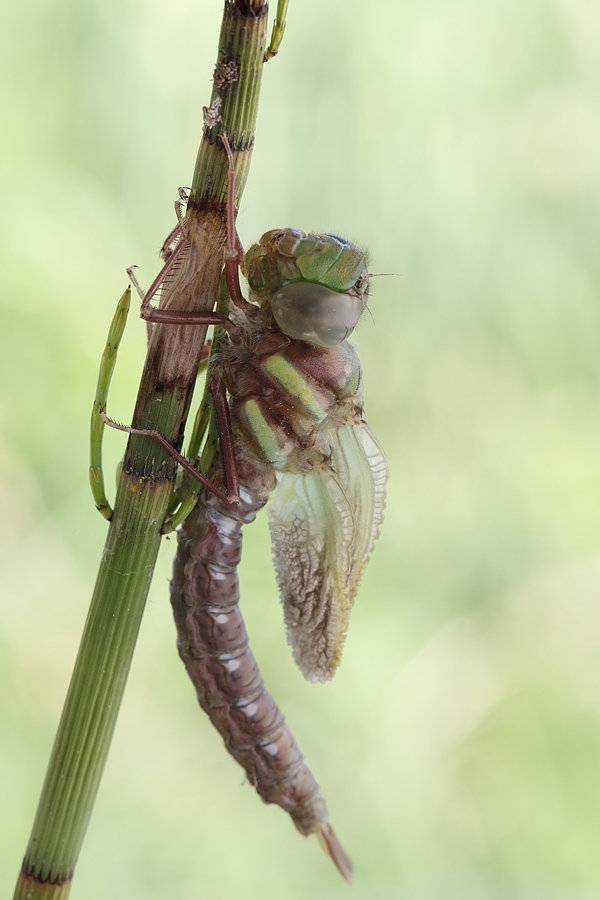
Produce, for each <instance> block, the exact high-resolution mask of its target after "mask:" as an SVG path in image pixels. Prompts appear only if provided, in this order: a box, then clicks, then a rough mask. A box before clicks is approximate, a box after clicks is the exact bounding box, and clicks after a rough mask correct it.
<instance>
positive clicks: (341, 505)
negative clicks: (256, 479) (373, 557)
mask: <svg viewBox="0 0 600 900" xmlns="http://www.w3.org/2000/svg"><path fill="white" fill-rule="evenodd" d="M329 443H330V446H331V457H330V459H329V461H328V463H326V464H325V463H324V464H323V465H322V466H320V467H318V468H314V469H312V470H311V471H310V472H308V473H306V474H292V473H285V474H283V475H280V476H278V484H277V488H276V490H275V493H274V496H273V499H272V501H271V503H270V504H269V507H268V516H269V524H270V529H271V542H272V548H273V558H274V562H275V569H276V572H277V582H278V584H279V591H280V594H281V600H282V603H283V607H284V614H285V622H286V625H287V629H288V641H289V643H290V645H291V647H292V649H293V652H294V659H295V660H296V662H297V664H298V666H299V668H300V669H301V671H302V673H303V674H304V676H305V677H306V678H308V679H309V680H310V681H327V680H328V679H330V678H331V677H332V676H333V674H334V672H335V669H336V668H337V666H338V664H339V662H340V659H341V653H342V647H343V644H344V639H345V636H346V632H347V630H348V620H349V617H350V610H351V608H352V604H353V602H354V597H355V595H356V591H357V588H358V584H359V581H360V578H361V576H362V573H363V571H364V568H365V565H366V564H367V561H368V559H369V556H370V554H371V551H372V550H373V545H374V543H375V539H376V538H377V535H378V533H379V526H380V524H381V521H382V518H383V509H384V505H385V486H386V481H387V466H386V462H385V457H384V455H383V451H382V450H381V447H380V446H379V444H378V442H377V441H376V440H375V438H374V437H373V435H372V434H371V432H370V431H369V429H368V427H367V425H366V424H365V423H364V422H362V421H359V422H358V423H357V422H352V423H348V424H345V425H342V426H341V427H339V428H336V429H331V433H330V434H329Z"/></svg>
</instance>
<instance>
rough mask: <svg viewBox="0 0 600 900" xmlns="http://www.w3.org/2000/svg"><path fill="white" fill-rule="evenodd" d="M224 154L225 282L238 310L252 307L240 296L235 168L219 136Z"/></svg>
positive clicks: (240, 250) (240, 255)
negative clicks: (225, 179)
mask: <svg viewBox="0 0 600 900" xmlns="http://www.w3.org/2000/svg"><path fill="white" fill-rule="evenodd" d="M221 140H222V141H223V146H224V147H225V153H226V154H227V159H228V161H229V169H228V172H227V249H226V250H225V280H226V281H227V290H228V291H229V296H230V297H231V299H232V301H233V302H234V303H235V305H236V306H238V307H239V308H240V309H244V308H246V309H247V308H248V307H252V303H248V301H247V300H246V298H245V297H244V295H243V294H242V288H241V286H240V263H241V262H242V260H243V259H244V248H243V247H242V242H241V241H240V237H239V235H238V233H237V229H236V227H235V166H234V163H233V153H232V152H231V147H230V145H229V141H228V139H227V135H226V134H225V133H223V134H222V135H221Z"/></svg>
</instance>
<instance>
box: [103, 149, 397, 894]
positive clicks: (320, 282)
mask: <svg viewBox="0 0 600 900" xmlns="http://www.w3.org/2000/svg"><path fill="white" fill-rule="evenodd" d="M224 144H225V147H226V150H227V152H228V155H229V158H230V170H229V172H230V174H229V192H228V250H227V252H226V264H225V275H226V278H225V279H224V281H225V280H226V284H227V290H225V288H224V286H223V289H222V297H221V299H220V302H219V307H218V310H219V311H218V312H216V313H208V314H202V313H200V314H187V313H185V314H179V316H178V314H177V313H176V312H175V313H174V312H169V313H165V312H163V311H161V310H155V309H153V308H152V307H150V306H149V297H148V296H147V295H146V297H144V300H143V304H142V316H143V318H145V319H146V320H148V321H155V322H158V321H160V322H163V323H168V322H173V323H178V324H185V323H187V324H216V325H217V326H218V327H217V328H216V329H215V338H214V341H213V345H212V350H211V354H210V362H209V368H208V375H207V390H206V391H205V401H204V402H203V406H202V407H201V409H202V410H203V414H202V415H201V416H200V417H199V423H200V424H199V425H198V426H197V428H196V434H195V438H194V439H193V441H192V442H193V443H195V444H196V445H199V443H200V441H201V440H202V438H203V437H204V436H205V435H206V431H207V429H208V438H207V440H206V442H205V447H204V452H203V454H202V470H203V474H201V473H199V472H197V471H196V470H195V469H193V468H192V467H191V465H190V463H189V462H187V461H186V460H185V459H183V458H182V457H180V456H179V454H178V453H176V451H174V450H173V448H171V447H170V446H169V445H166V446H167V449H168V450H169V452H171V453H172V455H173V456H175V458H177V459H178V460H179V461H180V462H181V463H182V464H183V465H184V467H185V468H186V470H187V471H188V472H191V474H193V475H194V476H195V477H196V478H197V479H198V480H199V481H200V482H201V483H202V485H203V489H202V490H201V492H200V497H199V502H198V503H197V505H196V506H195V508H194V509H193V511H192V512H191V513H190V514H189V515H188V516H187V518H186V519H185V521H184V524H183V527H182V529H181V530H180V531H179V533H178V549H177V556H176V559H175V564H174V575H173V581H172V583H171V602H172V605H173V610H174V615H175V622H176V626H177V631H178V649H179V653H180V656H181V658H182V660H183V662H184V663H185V666H186V668H187V671H188V673H189V675H190V677H191V679H192V682H193V683H194V686H195V688H196V692H197V695H198V700H199V702H200V705H201V706H202V708H203V709H204V710H205V711H206V712H207V713H208V715H209V716H210V719H211V721H212V723H213V725H214V726H215V727H216V728H217V730H218V731H219V732H220V734H221V736H222V737H223V739H224V741H225V745H226V747H227V749H228V751H229V752H230V753H231V755H232V756H233V757H234V758H235V759H236V760H237V761H238V762H239V763H240V765H242V766H243V768H244V769H245V771H246V773H247V776H248V778H249V780H250V782H251V783H252V784H253V785H254V787H255V788H256V790H257V791H258V793H259V794H260V796H261V797H262V799H263V800H264V801H265V802H267V803H277V804H278V805H279V806H281V807H282V808H283V809H284V810H285V811H286V812H288V813H289V814H290V816H291V818H292V819H293V821H294V824H295V825H296V827H297V828H298V830H299V831H300V832H301V833H302V834H305V835H307V834H311V833H317V834H318V836H319V837H320V839H321V842H322V844H323V845H324V847H325V849H326V851H327V852H328V854H329V855H330V856H331V858H332V859H333V861H334V863H335V864H336V866H337V867H338V869H339V871H340V872H341V874H342V875H343V876H344V877H345V878H346V879H347V880H348V881H350V879H351V873H352V866H351V863H350V861H349V859H348V857H347V856H346V854H345V852H344V850H343V849H342V847H341V845H340V843H339V841H338V839H337V837H336V835H335V832H334V831H333V829H332V827H331V825H330V824H329V819H328V814H327V808H326V805H325V801H324V800H323V798H322V797H321V795H320V793H319V786H318V784H317V782H316V781H315V779H314V777H313V775H312V773H311V771H310V770H309V768H308V767H307V766H306V764H305V763H304V760H303V756H302V753H301V752H300V750H299V748H298V747H297V745H296V743H295V740H294V738H293V736H292V734H291V732H290V731H289V729H288V728H287V726H286V724H285V720H284V718H283V715H282V714H281V712H280V711H279V709H278V707H277V705H276V703H275V701H274V700H273V698H272V697H271V695H270V694H269V693H268V692H267V691H266V689H265V686H264V683H263V680H262V677H261V675H260V672H259V670H258V667H257V664H256V662H255V660H254V657H253V656H252V654H251V652H250V649H249V647H248V637H247V634H246V630H245V627H244V623H243V619H242V616H241V613H240V610H239V606H238V601H239V586H238V579H237V572H236V568H237V565H238V563H239V561H240V556H241V528H242V525H244V524H245V523H247V522H251V521H253V519H254V518H255V516H256V514H257V512H258V511H259V510H260V509H261V508H262V507H263V506H264V505H265V503H266V502H267V500H268V499H269V498H270V503H269V507H268V517H269V525H270V531H271V540H272V548H273V557H274V561H275V567H276V571H277V580H278V584H279V590H280V594H281V600H282V603H283V607H284V614H285V621H286V625H287V633H288V640H289V643H290V644H291V647H292V650H293V653H294V657H295V660H296V662H297V663H298V665H299V667H300V669H301V671H302V673H303V674H304V675H305V677H306V678H308V679H310V680H312V681H326V680H327V679H329V678H331V677H332V675H333V674H334V671H335V669H336V667H337V665H338V664H339V662H340V657H341V652H342V646H343V643H344V639H345V635H346V632H347V628H348V619H349V614H350V610H351V607H352V604H353V601H354V597H355V594H356V591H357V588H358V583H359V580H360V577H361V575H362V572H363V570H364V567H365V565H366V563H367V561H368V559H369V556H370V554H371V551H372V549H373V545H374V542H375V539H376V537H377V534H378V530H379V526H380V523H381V520H382V516H383V509H384V500H385V486H386V481H387V467H386V463H385V458H384V455H383V452H382V450H381V447H380V446H379V444H378V442H377V441H376V439H375V438H374V437H373V435H372V434H371V432H370V431H369V429H368V427H367V425H366V422H365V420H364V417H363V403H362V374H361V368H360V363H359V360H358V356H357V354H356V351H355V350H354V348H353V346H352V345H351V344H349V343H348V342H347V340H346V339H347V338H348V336H349V335H350V333H351V332H352V330H353V328H354V327H355V325H356V324H357V322H358V320H359V318H360V316H361V314H362V312H363V310H364V308H365V306H366V302H367V295H368V288H369V279H370V276H369V272H368V269H367V263H366V259H365V254H364V253H363V252H362V251H360V250H359V249H358V248H357V247H355V246H354V245H353V244H351V243H350V242H349V241H347V240H345V239H343V238H340V237H338V236H336V235H333V234H305V233H303V232H301V231H298V230H296V229H293V228H285V229H279V230H273V231H269V232H267V233H266V234H264V235H263V236H262V237H261V239H260V240H259V241H258V243H256V244H254V245H253V246H252V247H250V249H249V250H248V252H247V253H246V254H245V256H243V255H242V252H241V250H240V249H239V248H240V246H241V245H240V244H239V238H238V237H237V233H236V231H235V218H234V216H235V214H234V196H235V184H234V178H235V174H234V170H233V162H232V159H231V154H230V151H229V146H228V144H227V143H226V140H224ZM180 224H181V230H182V232H183V233H182V234H179V235H177V234H176V235H175V241H176V242H177V241H184V240H185V232H184V230H183V229H184V223H183V220H181V223H180ZM177 246H178V245H177V243H175V247H174V249H172V250H171V251H169V250H168V249H167V252H166V254H165V255H166V257H167V266H168V265H169V262H170V259H169V253H170V252H171V253H172V254H175V253H176V252H177ZM240 262H241V267H242V271H243V274H244V275H245V276H246V278H247V281H248V285H249V288H250V294H249V297H250V301H248V300H246V299H245V298H244V297H243V295H242V291H241V288H240V284H239V276H238V265H239V263H240ZM165 268H166V267H165ZM163 271H164V270H163ZM230 301H231V302H230ZM226 312H228V315H226V314H225V313H226ZM184 317H185V318H184ZM208 393H210V394H211V395H212V398H213V404H212V405H211V404H207V403H206V400H207V396H208ZM101 417H102V419H103V421H105V422H106V423H107V424H110V425H115V426H116V427H119V428H121V429H122V430H125V431H129V432H132V431H133V432H134V433H145V434H147V433H149V432H139V431H138V432H135V431H134V429H130V428H127V427H125V426H118V425H116V423H114V422H113V421H112V420H110V419H108V418H107V417H106V416H105V415H104V414H103V413H101ZM151 434H152V436H154V437H156V438H157V439H158V440H159V441H160V442H161V444H162V445H163V446H165V444H166V442H165V441H164V439H162V438H161V437H160V436H159V435H157V434H156V433H154V432H151ZM217 434H218V442H217V440H216V436H217ZM194 455H195V454H194ZM196 493H198V490H197V491H196Z"/></svg>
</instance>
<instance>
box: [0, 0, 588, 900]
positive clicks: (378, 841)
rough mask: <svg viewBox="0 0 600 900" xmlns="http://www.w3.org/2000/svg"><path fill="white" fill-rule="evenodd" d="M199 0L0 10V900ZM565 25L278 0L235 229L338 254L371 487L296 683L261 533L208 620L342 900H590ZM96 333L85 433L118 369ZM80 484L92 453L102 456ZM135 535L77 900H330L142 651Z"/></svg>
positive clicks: (163, 645)
mask: <svg viewBox="0 0 600 900" xmlns="http://www.w3.org/2000/svg"><path fill="white" fill-rule="evenodd" d="M220 14H221V4H220V2H219V0H199V2H193V0H170V2H169V3H165V2H159V0H143V2H142V0H119V2H116V0H103V2H100V0H23V2H21V3H7V4H3V5H2V8H1V12H0V67H1V68H2V79H1V83H2V87H1V88H0V91H1V94H0V96H1V102H2V112H1V114H0V115H1V122H2V139H1V141H0V153H1V154H2V161H1V171H0V184H1V197H2V201H1V207H0V210H1V211H0V216H1V225H0V227H1V238H0V241H1V247H2V263H1V265H0V282H1V284H2V289H1V297H2V328H1V335H0V340H1V342H2V343H1V348H0V366H1V371H2V376H1V389H0V402H1V413H0V425H1V430H2V438H1V443H0V457H1V461H0V490H1V492H2V518H1V529H2V533H1V540H0V557H1V562H0V579H1V586H2V596H1V605H0V642H1V648H0V753H1V771H0V809H1V810H2V813H1V815H0V894H1V895H2V896H7V897H8V896H11V891H12V886H13V884H14V881H15V878H16V875H17V871H18V868H19V865H20V861H21V858H22V855H23V852H24V848H25V845H26V842H27V838H28V835H29V830H30V827H31V824H32V820H33V815H34V812H35V808H36V803H37V798H38V794H39V790H40V787H41V782H42V779H43V775H44V771H45V767H46V762H47V759H48V755H49V752H50V748H51V744H52V740H53V736H54V732H55V728H56V725H57V721H58V717H59V714H60V710H61V708H62V702H63V699H64V695H65V692H66V688H67V685H68V680H69V676H70V671H71V668H72V665H73V661H74V657H75V653H76V650H77V645H78V640H79V635H80V633H81V629H82V625H83V622H84V618H85V614H86V609H87V604H88V601H89V597H90V594H91V589H92V585H93V581H94V577H95V572H96V567H97V563H98V559H99V556H100V552H101V547H102V543H103V538H104V534H105V523H104V522H103V520H102V519H101V518H100V516H98V515H97V514H96V513H95V511H94V509H93V505H92V501H91V497H90V494H89V489H88V485H87V428H88V418H89V412H90V407H91V402H92V398H93V392H94V386H95V379H96V373H97V365H98V361H99V357H100V354H101V351H102V348H103V345H104V340H105V336H106V331H107V328H108V323H109V320H110V317H111V315H112V312H113V309H114V306H115V304H116V301H117V299H118V297H119V296H120V294H121V292H122V290H123V288H124V286H125V284H126V277H125V268H126V266H128V265H130V264H132V263H138V264H139V265H140V278H141V280H142V281H143V283H145V284H148V283H149V282H150V280H151V278H152V277H153V275H154V274H155V272H156V271H157V268H158V265H159V260H158V252H157V251H158V248H159V247H160V244H161V242H162V240H163V238H164V236H165V235H166V234H167V232H168V231H169V230H170V228H171V227H172V225H173V221H174V218H173V201H174V199H175V198H176V196H177V188H178V186H179V185H186V184H189V183H190V179H191V172H192V168H193V163H194V160H195V154H196V148H197V144H198V140H199V137H200V130H201V107H202V105H203V104H205V103H206V102H207V101H208V98H209V96H210V79H211V74H212V68H213V64H214V58H215V50H216V43H217V36H218V30H219V23H220ZM599 48H600V5H599V4H597V3H594V2H590V0H527V2H526V3H524V2H519V0H420V2H418V3H414V2H408V0H399V2H398V0H373V2H371V3H369V4H365V3H362V2H359V0H346V2H344V3H336V2H332V0H302V2H299V0H292V2H291V8H290V11H289V24H288V32H287V35H286V38H285V41H284V44H283V47H282V51H281V54H280V56H279V57H278V58H277V59H276V60H275V61H273V62H271V63H269V65H268V66H267V68H266V70H265V74H264V89H263V96H262V103H261V110H260V117H259V125H258V137H257V142H256V151H255V155H254V160H253V165H252V172H251V176H250V180H249V184H248V187H247V191H246V193H245V196H244V199H243V203H242V209H241V213H240V218H239V228H240V232H241V236H242V240H243V241H244V242H245V243H246V245H248V244H249V243H251V242H252V241H253V240H254V239H256V238H257V237H258V235H260V234H261V233H262V231H264V230H266V229H268V228H273V227H278V226H284V225H294V226H297V227H300V228H304V229H317V230H333V231H338V232H341V233H343V234H345V235H347V236H348V237H350V238H352V239H354V240H355V241H357V242H359V243H360V244H362V245H365V246H368V247H369V248H370V250H371V254H372V263H371V268H372V271H373V272H377V273H379V272H382V273H395V274H393V275H390V276H388V277H382V278H378V279H377V280H376V282H375V283H374V290H373V295H372V301H371V304H370V309H371V314H370V315H366V316H365V317H364V320H363V322H362V324H361V326H360V328H359V329H358V331H357V333H356V343H357V345H358V348H359V351H360V354H361V357H362V360H363V364H364V371H365V382H366V409H367V414H368V420H369V423H370V425H371V428H372V430H373V431H374V433H375V434H376V435H377V436H378V437H379V438H380V439H381V442H382V443H383V445H384V447H385V448H386V451H387V454H388V458H389V464H390V470H391V476H390V485H389V499H388V506H387V513H386V520H385V524H384V527H383V530H382V533H381V538H380V540H379V543H378V546H377V549H376V551H375V553H374V556H373V559H372V562H371V564H370V567H369V569H368V571H367V574H366V577H365V579H364V582H363V586H362V589H361V592H360V595H359V598H358V601H357V604H356V608H355V611H354V614H353V621H352V628H351V632H350V635H349V639H348V643H347V647H346V651H345V659H344V662H343V665H342V667H341V669H340V671H339V674H338V675H337V676H336V679H335V681H334V682H333V683H332V684H330V685H327V686H317V685H311V684H306V683H305V682H303V680H302V678H301V676H300V675H299V673H298V672H297V671H296V670H295V668H294V665H293V663H292V661H291V659H290V655H289V652H288V649H287V647H286V643H285V636H284V629H283V625H282V621H281V613H280V609H279V604H278V600H277V595H276V588H275V582H274V577H273V572H272V568H271V565H270V551H269V547H268V533H267V529H266V524H265V521H264V520H263V521H260V522H257V523H256V524H255V525H253V526H252V527H251V528H249V529H248V530H247V531H248V533H247V536H246V543H245V553H244V556H245V558H244V562H243V566H242V587H243V609H244V612H245V615H246V617H247V621H248V627H249V630H250V634H251V641H252V646H253V648H254V650H255V653H256V655H257V657H258V659H259V661H260V664H261V666H262V669H263V672H264V675H265V677H266V680H267V683H268V684H269V686H270V687H271V690H272V691H273V693H274V694H275V696H276V698H277V699H278V701H279V703H280V704H281V706H282V708H283V709H284V711H285V713H286V715H287V717H288V721H289V723H290V724H291V726H292V728H293V730H294V731H295V733H296V736H297V738H298V740H299V742H300V744H301V746H302V748H303V749H304V752H305V754H306V756H307V759H308V761H309V763H310V764H311V766H312V767H313V769H314V771H315V773H316V775H317V777H318V779H319V781H320V782H321V785H322V788H323V791H324V793H325V795H326V797H327V799H328V802H329V806H330V811H331V815H332V819H333V822H334V823H335V825H336V828H337V829H338V832H339V834H340V836H341V838H342V840H343V842H344V844H345V846H346V847H347V848H348V850H349V852H350V853H351V855H352V857H353V859H354V861H355V864H356V881H355V886H354V887H353V888H352V896H353V897H354V898H355V900H358V898H369V900H388V898H396V897H402V898H404V900H451V898H460V900H484V898H485V900H542V898H543V900H591V898H598V897H600V853H599V850H598V848H599V846H600V764H599V760H600V504H599V499H600V403H599V401H600V355H599V353H598V345H599V343H600V309H599V304H598V289H599V284H600V251H599V248H598V241H599V234H600V207H599V200H600V105H599V104H600V49H599ZM144 341H145V338H144V328H143V327H142V324H141V323H140V321H139V320H137V319H136V317H135V316H132V318H131V321H130V324H129V326H128V330H127V333H126V337H125V339H124V343H123V348H122V352H121V356H120V359H119V364H118V369H117V374H116V377H115V384H114V389H113V391H112V394H111V400H110V411H111V412H112V413H113V414H114V415H115V416H116V417H117V418H119V419H122V420H123V419H128V418H129V416H130V414H131V409H132V405H133V400H134V397H135V393H136V387H137V382H138V378H139V372H140V368H141V365H142V361H143V356H144ZM107 443H108V459H109V461H108V462H107V467H108V469H109V470H111V469H114V467H115V466H116V462H117V460H118V458H119V454H120V452H122V447H123V440H122V437H121V436H119V435H114V434H111V435H109V436H108V438H107ZM172 554H173V541H172V540H171V541H170V542H169V541H165V543H164V547H163V550H162V555H161V560H160V565H159V568H158V571H157V575H156V579H155V582H154V586H153V588H152V592H151V595H150V599H149V603H148V608H147V613H146V616H145V620H144V623H143V627H142V631H141V636H140V640H139V645H138V648H137V652H136V657H135V660H134V665H133V669H132V672H131V677H130V680H129V684H128V689H127V692H126V697H125V702H124V706H123V709H122V712H121V716H120V719H119V723H118V728H117V732H116V736H115V740H114V744H113V747H112V752H111V756H110V760H109V763H108V767H107V770H106V774H105V777H104V780H103V783H102V786H101V790H100V794H99V797H98V802H97V806H96V809H95V812H94V815H93V818H92V821H91V825H90V828H89V833H88V837H87V840H86V843H85V846H84V850H83V853H82V856H81V859H80V863H79V866H78V870H77V874H76V878H75V883H74V888H73V893H72V896H73V898H74V900H75V898H85V900H100V898H105V897H107V896H110V897H111V898H112V900H125V898H127V900H135V898H144V900H159V898H161V900H162V898H166V897H168V898H169V900H183V898H186V900H188V898H195V897H198V898H210V900H212V898H228V897H234V896H235V897H239V898H243V900H254V898H275V897H278V898H279V897H285V898H288V900H301V898H309V897H310V898H315V897H318V898H328V900H330V898H331V900H332V898H342V897H347V896H349V894H348V888H347V887H346V886H345V885H344V884H343V883H341V881H340V879H339V877H338V876H337V874H336V873H335V871H334V870H333V868H332V867H331V866H330V864H329V862H328V861H327V860H326V859H325V857H323V856H322V855H321V854H320V851H319V849H318V846H317V844H316V842H315V841H305V840H303V839H302V838H301V837H300V836H299V835H298V834H297V833H296V832H295V830H294V828H293V826H292V825H291V823H290V822H289V821H288V819H287V817H286V816H285V815H284V814H283V813H282V812H281V811H280V810H279V809H277V808H272V807H266V806H264V805H262V804H261V803H260V801H259V800H258V799H257V797H256V796H255V794H254V792H253V790H252V789H251V788H250V787H249V786H248V785H245V784H244V783H243V777H242V772H241V770H240V769H238V768H237V767H236V765H235V764H234V763H233V762H232V761H231V760H230V759H229V758H228V757H227V756H226V754H225V753H224V751H223V748H222V745H221V742H220V739H219V738H218V736H217V735H216V733H215V732H213V730H212V729H211V727H210V725H209V723H208V722H207V721H206V719H205V717H204V716H203V714H202V713H201V711H200V710H199V709H198V708H197V706H196V702H195V698H194V694H193V690H192V688H191V685H190V684H189V683H188V682H187V678H186V675H185V672H184V670H183V667H182V666H181V664H180V662H179V659H178V657H177V654H176V650H175V646H174V628H173V624H172V622H171V615H170V607H169V603H168V597H167V580H168V577H169V569H170V562H171V557H172Z"/></svg>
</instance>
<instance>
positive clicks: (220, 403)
mask: <svg viewBox="0 0 600 900" xmlns="http://www.w3.org/2000/svg"><path fill="white" fill-rule="evenodd" d="M209 390H210V393H211V396H212V398H213V403H214V404H215V415H216V417H217V425H218V429H219V443H220V447H221V463H222V465H223V475H224V476H225V485H226V487H227V496H228V497H235V498H236V499H238V498H239V482H238V473H237V463H236V459H235V449H234V447H233V432H232V430H231V417H230V415H229V405H228V403H227V397H226V396H225V388H224V387H223V385H222V383H221V381H220V380H217V379H216V378H212V379H211V381H210V384H209Z"/></svg>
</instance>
